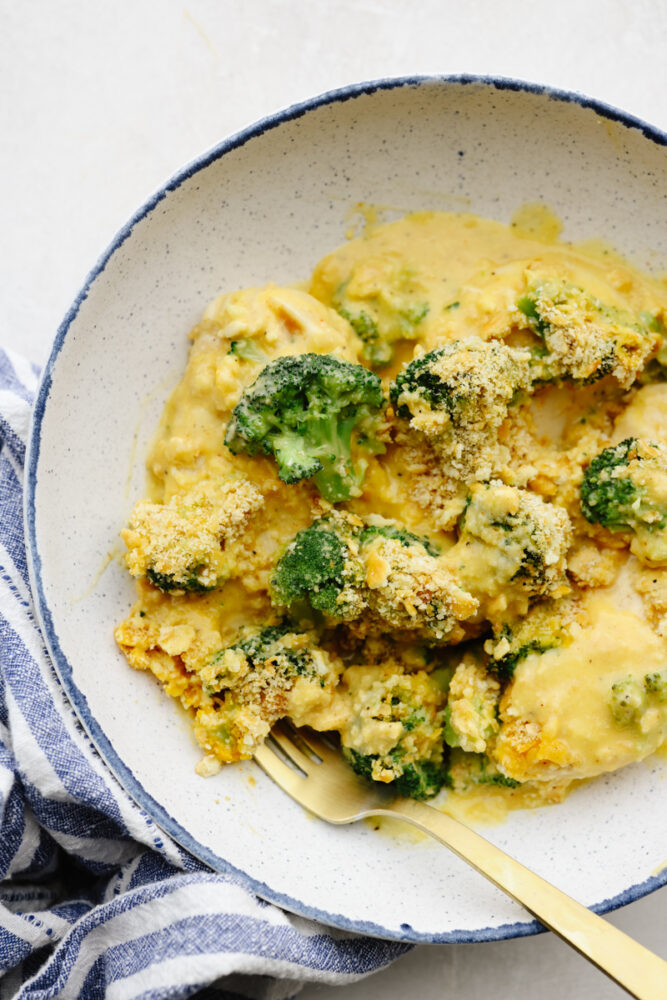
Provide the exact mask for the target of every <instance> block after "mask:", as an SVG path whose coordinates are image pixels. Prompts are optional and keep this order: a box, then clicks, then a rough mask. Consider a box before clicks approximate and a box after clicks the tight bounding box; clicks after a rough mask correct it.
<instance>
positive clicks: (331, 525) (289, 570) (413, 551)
mask: <svg viewBox="0 0 667 1000" xmlns="http://www.w3.org/2000/svg"><path fill="white" fill-rule="evenodd" d="M384 528H386V529H387V531H386V532H385V531H384V530H380V529H384ZM272 585H273V595H272V600H273V603H274V604H275V605H276V606H278V607H283V608H289V609H290V613H291V614H292V615H293V616H296V617H300V618H307V617H308V614H307V612H308V608H310V609H312V610H313V611H315V612H320V613H321V614H323V615H324V616H325V619H326V624H330V625H335V624H337V623H339V622H344V623H346V625H347V626H348V628H349V629H350V630H351V631H352V632H353V633H354V635H356V636H357V637H358V638H364V637H366V636H367V635H371V634H374V633H377V632H383V631H385V630H386V629H387V627H391V628H393V629H396V630H405V631H408V632H411V633H416V634H417V635H420V636H424V637H427V638H437V639H442V638H449V639H450V640H451V641H457V639H460V638H463V632H460V634H459V633H458V632H457V629H458V630H459V631H460V629H459V625H458V623H459V622H462V621H465V620H466V619H467V618H469V617H470V616H471V615H472V614H473V613H474V612H475V611H476V609H477V601H476V600H475V599H474V598H472V597H471V595H470V594H468V593H466V592H465V591H463V590H462V589H461V587H459V585H458V583H457V582H456V580H455V579H454V577H453V576H452V574H451V573H450V571H449V570H448V569H446V568H445V567H444V566H442V565H441V564H440V562H439V561H438V560H437V559H436V558H434V557H433V556H432V555H430V554H429V552H428V551H427V549H426V548H425V546H424V545H423V543H422V542H421V541H420V540H418V539H417V538H416V537H415V536H412V534H411V533H410V532H407V531H406V530H405V529H403V528H401V527H400V526H394V525H392V524H391V523H387V524H384V525H378V524H377V523H372V524H370V525H365V524H364V522H363V521H362V520H361V519H360V518H357V517H354V516H353V515H351V514H347V513H344V512H342V511H335V512H333V513H332V514H330V515H327V516H326V517H324V518H321V519H320V520H318V521H316V522H315V523H314V524H312V525H311V526H310V527H309V528H306V529H304V530H303V531H300V532H299V534H298V535H297V536H296V537H295V538H294V539H293V541H292V542H291V543H290V544H289V545H288V546H287V549H286V550H285V552H284V553H283V555H282V556H281V558H280V559H279V561H278V564H277V566H276V569H275V571H274V574H273V578H272Z"/></svg>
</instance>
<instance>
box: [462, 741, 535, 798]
mask: <svg viewBox="0 0 667 1000" xmlns="http://www.w3.org/2000/svg"><path fill="white" fill-rule="evenodd" d="M520 784H521V782H519V781H516V780H515V779H514V778H508V777H506V776H505V775H504V774H503V773H502V772H501V771H499V770H498V768H497V767H496V765H495V764H494V763H493V761H491V760H489V758H488V757H487V756H486V755H485V754H479V753H465V752H464V751H462V750H452V752H451V754H450V757H449V766H448V768H447V785H448V787H449V788H451V789H452V790H453V791H455V792H467V791H470V789H472V788H478V787H479V786H480V785H483V786H486V787H488V786H491V787H495V788H519V786H520Z"/></svg>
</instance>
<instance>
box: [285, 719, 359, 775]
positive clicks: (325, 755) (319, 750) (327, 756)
mask: <svg viewBox="0 0 667 1000" xmlns="http://www.w3.org/2000/svg"><path fill="white" fill-rule="evenodd" d="M297 732H298V734H299V739H300V740H302V741H303V743H305V745H306V747H307V748H308V749H309V750H310V752H311V753H314V754H315V756H316V757H319V758H320V760H321V762H322V763H323V764H328V765H329V767H337V768H338V767H342V768H344V769H345V770H346V771H347V765H346V764H345V763H344V761H343V757H342V754H341V752H340V749H339V748H333V747H331V746H330V745H329V744H328V743H327V742H326V741H325V740H324V739H323V738H322V737H321V736H320V735H319V733H316V732H315V731H314V730H312V729H309V730H307V731H304V730H303V729H299V730H297Z"/></svg>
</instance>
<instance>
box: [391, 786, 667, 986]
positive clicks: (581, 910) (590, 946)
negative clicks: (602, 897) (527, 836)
mask: <svg viewBox="0 0 667 1000" xmlns="http://www.w3.org/2000/svg"><path fill="white" fill-rule="evenodd" d="M373 812H374V813H375V810H373ZM377 812H378V813H379V812H382V813H383V814H385V815H387V816H392V815H394V816H395V815H396V813H398V814H399V815H400V816H401V817H402V818H403V819H405V820H407V821H408V822H409V823H412V825H413V826H416V827H418V828H419V829H420V830H424V831H425V832H426V833H429V834H431V836H433V837H435V838H436V840H439V841H440V843H442V844H444V845H445V847H449V848H450V850H452V851H454V853H455V854H458V855H459V857H460V858H463V860H464V861H467V862H468V864H470V865H472V867H473V868H475V869H476V870H477V871H478V872H480V874H482V875H485V876H486V878H488V879H490V881H491V882H493V883H494V885H496V886H498V888H499V889H502V890H503V891H504V892H506V893H508V895H510V896H511V897H512V899H515V900H516V901H517V903H520V904H521V905H522V906H524V907H525V908H526V909H527V910H529V911H530V912H531V913H532V914H533V915H534V916H535V917H537V919H538V920H539V921H540V922H541V923H543V924H545V925H546V926H547V927H549V928H550V929H551V930H552V931H554V932H555V933H556V934H558V935H559V936H560V937H561V938H563V940H564V941H566V942H567V943H568V944H570V945H572V947H573V948H575V949H576V951H578V952H579V953H580V954H581V955H583V956H584V958H587V959H588V960H589V961H590V962H592V963H593V964H594V965H597V967H598V968H599V969H601V970H602V972H605V973H606V974H607V975H608V976H609V977H610V978H611V979H613V980H614V981H615V982H616V983H618V984H619V986H622V987H623V988H624V989H626V990H627V991H628V993H630V994H631V995H632V996H633V997H637V998H638V1000H665V998H666V997H667V962H664V961H663V960H662V959H661V958H659V957H658V956H657V955H654V954H653V952H651V951H649V950H648V949H647V948H644V947H643V945H641V944H639V943H638V942H637V941H634V940H633V939H632V938H630V937H628V936H627V934H624V933H623V932H622V931H619V930H617V928H616V927H614V926H613V924H610V923H608V922H607V921H606V920H603V919H602V918H601V917H598V916H597V915H596V914H595V913H592V912H591V910H588V909H586V907H585V906H582V905H581V903H577V902H576V901H575V900H574V899H571V898H570V896H567V895H566V894H565V893H564V892H561V891H560V889H556V887H555V886H553V885H551V883H550V882H547V881H546V880H545V879H543V878H540V876H539V875H536V874H535V872H532V871H530V870H529V869H528V868H524V866H523V865H522V864H519V862H518V861H515V860H514V858H511V857H510V856H509V855H508V854H505V853H504V851H501V850H500V848H498V847H496V846H495V845H494V844H491V843H489V841H488V840H485V839H484V838H483V837H480V836H479V834H477V833H475V831H474V830H471V829H469V828H468V827H467V826H465V825H464V824H463V823H460V822H459V821H458V820H456V819H454V818H453V817H452V816H448V815H447V814H446V813H441V812H439V810H437V809H433V808H432V807H431V806H427V805H424V804H423V803H421V802H415V801H414V800H412V799H397V800H396V801H395V803H394V804H393V805H392V808H391V809H383V810H377Z"/></svg>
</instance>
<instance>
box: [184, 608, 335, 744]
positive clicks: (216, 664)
mask: <svg viewBox="0 0 667 1000" xmlns="http://www.w3.org/2000/svg"><path fill="white" fill-rule="evenodd" d="M341 669H342V666H341V664H339V663H338V661H337V660H336V659H335V658H332V657H331V656H330V655H329V653H327V652H326V650H324V649H322V648H320V646H319V645H318V639H317V635H316V633H315V632H313V631H304V632H300V631H298V630H296V629H295V628H294V626H292V625H290V624H289V623H287V622H281V623H280V624H278V625H271V626H268V627H264V628H244V629H242V630H241V634H240V636H239V638H238V640H237V641H236V642H235V643H233V644H232V645H230V646H227V647H225V648H224V649H220V650H218V652H217V653H215V654H214V655H213V656H212V657H211V658H210V660H209V661H208V663H206V664H205V665H204V666H203V667H202V668H201V669H200V670H199V671H198V673H199V677H200V679H201V682H202V688H203V692H204V695H205V696H206V699H207V703H206V704H205V705H204V707H203V708H201V709H200V710H199V711H198V712H197V718H196V727H195V728H196V734H197V739H198V740H199V741H200V743H201V744H202V746H204V748H205V749H206V750H207V752H208V753H212V754H213V755H214V756H215V757H217V758H218V759H219V760H221V761H229V760H241V759H243V758H247V757H250V756H252V753H253V751H254V750H255V748H256V747H257V746H258V745H259V744H260V743H261V742H262V740H263V739H264V738H265V737H266V736H267V734H268V732H269V730H270V729H271V726H272V725H273V724H274V723H275V722H276V721H277V720H278V719H280V718H282V717H284V716H286V715H289V716H290V718H292V719H293V720H294V722H295V724H296V725H303V724H304V722H305V719H304V718H303V717H302V716H301V715H300V714H299V713H300V712H301V711H303V706H304V705H307V709H306V714H307V712H308V710H313V709H316V708H317V707H318V701H319V702H320V703H321V704H328V700H329V699H330V697H331V694H332V692H333V690H334V688H335V686H336V684H337V683H338V679H339V676H340V672H341ZM297 685H302V686H303V685H306V686H307V688H308V694H307V696H306V698H303V697H301V698H299V699H295V700H294V701H291V700H290V699H291V694H292V691H293V690H294V689H295V687H296V686H297Z"/></svg>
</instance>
